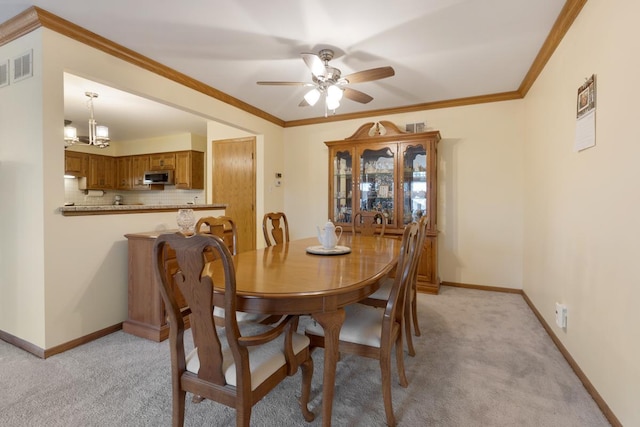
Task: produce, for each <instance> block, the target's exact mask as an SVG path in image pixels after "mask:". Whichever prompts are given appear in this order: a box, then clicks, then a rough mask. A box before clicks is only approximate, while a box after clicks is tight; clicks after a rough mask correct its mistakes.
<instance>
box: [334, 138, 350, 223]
mask: <svg viewBox="0 0 640 427" xmlns="http://www.w3.org/2000/svg"><path fill="white" fill-rule="evenodd" d="M352 167H353V156H352V154H351V150H344V151H336V152H335V155H334V156H333V196H332V197H333V210H334V212H333V218H332V219H333V222H338V223H350V222H351V213H352V210H353V193H352V192H353V179H352Z"/></svg>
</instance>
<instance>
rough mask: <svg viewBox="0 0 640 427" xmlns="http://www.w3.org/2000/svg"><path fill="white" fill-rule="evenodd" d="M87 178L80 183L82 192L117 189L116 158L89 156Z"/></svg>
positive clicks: (79, 186)
mask: <svg viewBox="0 0 640 427" xmlns="http://www.w3.org/2000/svg"><path fill="white" fill-rule="evenodd" d="M88 156H89V167H88V169H87V173H86V178H83V179H81V180H80V181H79V183H78V188H79V189H80V190H111V189H113V188H115V180H116V173H115V172H116V171H115V158H114V157H111V156H102V155H99V154H89V155H88Z"/></svg>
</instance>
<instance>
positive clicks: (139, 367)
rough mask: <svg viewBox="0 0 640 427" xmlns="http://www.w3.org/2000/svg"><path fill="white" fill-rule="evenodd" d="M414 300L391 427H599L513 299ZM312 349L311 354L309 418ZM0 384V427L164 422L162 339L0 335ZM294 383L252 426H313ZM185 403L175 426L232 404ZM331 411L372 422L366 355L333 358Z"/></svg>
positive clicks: (376, 415) (372, 387)
mask: <svg viewBox="0 0 640 427" xmlns="http://www.w3.org/2000/svg"><path fill="white" fill-rule="evenodd" d="M418 304H419V307H418V311H419V315H420V322H421V323H420V324H421V328H422V332H423V334H422V336H421V337H417V338H415V340H414V343H415V345H416V350H417V353H418V354H417V356H416V357H415V358H412V357H408V356H406V357H405V365H406V369H407V375H408V377H409V381H410V384H409V387H408V388H406V389H405V388H402V387H400V386H399V385H398V384H397V378H396V377H395V374H394V377H393V381H394V387H393V391H392V393H393V401H394V409H395V413H396V418H397V420H398V424H399V425H400V426H456V427H458V426H536V427H539V426H549V427H551V426H554V427H555V426H563V427H571V426H575V427H578V426H579V427H585V426H607V425H609V424H608V423H607V421H606V419H605V418H604V416H603V415H602V413H601V412H600V410H599V409H598V407H597V406H596V404H595V403H594V401H593V400H592V399H591V397H590V396H589V395H588V393H587V392H586V390H585V389H584V387H583V386H582V384H581V383H580V381H579V380H578V378H577V377H576V375H575V374H574V373H573V371H572V370H571V368H570V367H569V365H568V364H567V362H566V361H565V360H564V358H563V357H562V355H561V354H560V352H559V351H558V350H557V349H556V347H555V346H554V344H553V342H552V341H551V339H550V338H549V336H548V335H547V334H546V332H545V331H544V329H543V328H542V326H541V325H540V323H539V322H538V320H537V319H536V318H535V316H534V315H533V313H532V312H531V310H530V309H529V308H528V306H527V305H526V303H525V302H524V300H523V299H522V297H521V296H519V295H514V294H503V293H495V292H487V291H476V290H468V289H460V288H451V287H446V286H445V287H442V288H441V293H440V295H437V296H434V295H419V297H418ZM304 321H305V320H304V318H303V321H302V322H301V326H303V325H302V323H303V322H304ZM322 357H323V354H322V350H317V351H315V353H314V362H315V372H314V381H313V391H312V393H313V395H312V397H313V400H312V402H311V406H312V407H311V409H312V410H313V411H314V412H315V413H316V414H319V413H320V407H319V405H320V404H321V387H322V384H321V381H322V364H323V358H322ZM394 372H395V371H394ZM0 382H1V387H0V425H2V426H12V427H21V426H30V427H33V426H65V427H68V426H83V427H85V426H170V425H171V391H170V379H169V351H168V345H167V342H164V343H154V342H151V341H147V340H144V339H141V338H137V337H134V336H132V335H128V334H125V333H124V332H121V331H120V332H117V333H114V334H111V335H109V336H107V337H104V338H102V339H99V340H96V341H94V342H91V343H89V344H86V345H83V346H81V347H79V348H76V349H73V350H70V351H67V352H65V353H63V354H60V355H57V356H53V357H50V358H48V359H46V360H41V359H38V358H36V357H34V356H32V355H30V354H28V353H25V352H24V351H22V350H19V349H17V348H15V347H13V346H11V345H9V344H7V343H5V342H2V341H0ZM299 389H300V377H299V375H296V376H294V377H291V378H288V379H287V380H286V381H285V382H284V383H283V384H281V385H280V386H278V388H277V389H276V390H275V391H274V392H273V393H271V394H270V395H268V396H267V397H266V398H264V399H263V400H262V401H261V402H259V403H258V404H257V405H255V406H254V409H253V415H252V425H255V426H304V425H309V426H319V425H321V419H320V416H319V415H317V419H316V420H315V421H314V422H313V423H310V424H307V423H305V422H304V419H303V418H302V415H301V413H300V410H299V409H298V406H297V403H296V400H297V396H298V395H299ZM187 400H188V403H187V410H186V423H185V425H187V426H205V425H208V426H232V425H235V415H234V411H233V410H232V409H230V408H226V407H223V406H222V405H219V404H216V403H213V402H209V401H204V402H202V403H200V404H192V403H191V402H190V399H189V397H188V399H187ZM333 408H334V409H333V425H335V426H363V427H364V426H367V427H368V426H378V425H379V426H382V425H384V420H385V417H384V408H383V405H382V393H381V389H380V373H379V366H378V363H377V361H375V360H369V359H362V358H358V357H355V356H344V357H343V358H342V360H341V361H340V363H339V365H338V371H337V383H336V389H335V401H334V406H333Z"/></svg>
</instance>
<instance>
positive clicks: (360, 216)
mask: <svg viewBox="0 0 640 427" xmlns="http://www.w3.org/2000/svg"><path fill="white" fill-rule="evenodd" d="M386 224H387V220H386V218H385V217H384V215H382V213H380V212H375V211H361V212H357V213H356V214H355V215H354V216H353V221H352V222H351V232H352V233H353V234H356V233H360V234H361V235H363V236H374V235H375V234H376V233H378V234H379V235H380V236H381V237H382V236H384V230H385V227H386Z"/></svg>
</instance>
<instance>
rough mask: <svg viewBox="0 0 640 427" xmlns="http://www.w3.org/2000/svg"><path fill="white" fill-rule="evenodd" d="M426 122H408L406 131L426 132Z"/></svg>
mask: <svg viewBox="0 0 640 427" xmlns="http://www.w3.org/2000/svg"><path fill="white" fill-rule="evenodd" d="M426 125H427V124H426V123H425V122H420V123H407V124H406V125H405V131H407V132H409V133H420V132H424V128H425V127H426Z"/></svg>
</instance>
